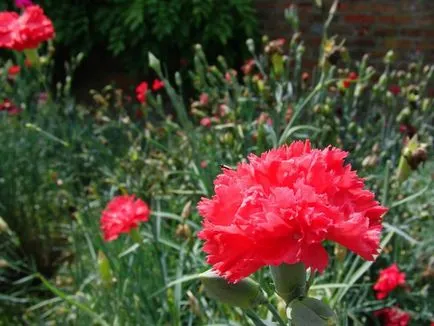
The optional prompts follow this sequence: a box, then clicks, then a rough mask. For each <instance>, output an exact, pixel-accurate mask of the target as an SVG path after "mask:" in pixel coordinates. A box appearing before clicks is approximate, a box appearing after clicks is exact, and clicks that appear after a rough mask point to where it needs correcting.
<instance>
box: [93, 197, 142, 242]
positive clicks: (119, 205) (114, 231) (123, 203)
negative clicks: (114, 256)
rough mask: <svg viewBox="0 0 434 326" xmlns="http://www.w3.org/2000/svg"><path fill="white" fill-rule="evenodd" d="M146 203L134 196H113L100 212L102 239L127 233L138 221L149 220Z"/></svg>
mask: <svg viewBox="0 0 434 326" xmlns="http://www.w3.org/2000/svg"><path fill="white" fill-rule="evenodd" d="M149 214H150V210H149V207H148V205H146V203H145V202H144V201H142V200H141V199H135V197H134V196H118V197H115V198H113V199H112V200H111V201H110V202H109V203H108V205H107V207H106V209H105V210H104V211H103V212H102V216H101V229H102V231H103V233H104V240H106V241H112V240H115V239H117V238H118V237H119V235H120V234H121V233H129V232H130V231H131V230H132V229H134V228H136V227H137V226H138V225H139V223H140V222H147V221H148V220H149Z"/></svg>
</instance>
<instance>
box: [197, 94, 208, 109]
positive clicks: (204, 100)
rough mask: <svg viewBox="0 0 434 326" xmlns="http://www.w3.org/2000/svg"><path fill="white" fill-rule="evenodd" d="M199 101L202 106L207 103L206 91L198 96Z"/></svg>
mask: <svg viewBox="0 0 434 326" xmlns="http://www.w3.org/2000/svg"><path fill="white" fill-rule="evenodd" d="M199 103H200V105H202V106H207V105H208V103H209V95H208V94H207V93H202V94H200V96H199Z"/></svg>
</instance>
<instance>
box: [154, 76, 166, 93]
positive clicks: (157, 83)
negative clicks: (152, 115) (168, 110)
mask: <svg viewBox="0 0 434 326" xmlns="http://www.w3.org/2000/svg"><path fill="white" fill-rule="evenodd" d="M163 87H164V82H162V81H161V80H159V79H155V80H154V82H153V83H152V90H153V91H154V92H156V91H159V90H160V89H162V88H163Z"/></svg>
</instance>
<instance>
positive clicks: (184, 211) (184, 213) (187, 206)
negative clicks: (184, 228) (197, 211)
mask: <svg viewBox="0 0 434 326" xmlns="http://www.w3.org/2000/svg"><path fill="white" fill-rule="evenodd" d="M190 214H191V200H190V201H188V202H187V203H186V204H185V205H184V208H183V209H182V213H181V217H182V219H183V220H184V221H185V220H186V219H187V218H188V217H189V216H190Z"/></svg>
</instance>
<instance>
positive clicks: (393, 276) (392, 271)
mask: <svg viewBox="0 0 434 326" xmlns="http://www.w3.org/2000/svg"><path fill="white" fill-rule="evenodd" d="M404 284H405V273H401V272H400V271H399V268H398V266H397V265H396V264H393V265H391V266H389V267H388V268H385V269H383V270H381V271H380V276H379V277H378V280H377V283H375V285H374V290H375V291H377V299H378V300H381V299H384V298H386V297H387V296H388V295H389V292H391V291H393V290H394V289H395V288H396V287H398V286H401V285H404Z"/></svg>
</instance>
